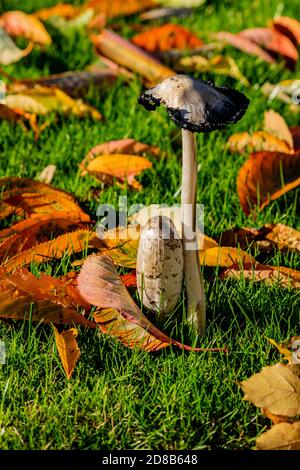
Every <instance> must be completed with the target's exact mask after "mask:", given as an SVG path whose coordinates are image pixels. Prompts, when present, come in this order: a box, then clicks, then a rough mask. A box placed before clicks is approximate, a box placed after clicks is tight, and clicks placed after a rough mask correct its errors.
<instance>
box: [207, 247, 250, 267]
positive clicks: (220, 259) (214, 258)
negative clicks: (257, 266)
mask: <svg viewBox="0 0 300 470" xmlns="http://www.w3.org/2000/svg"><path fill="white" fill-rule="evenodd" d="M199 258H200V263H201V264H202V265H204V266H212V267H216V266H221V267H228V266H233V265H236V264H245V263H248V264H249V263H251V262H252V260H253V258H252V257H251V256H250V255H248V253H246V252H245V251H243V250H241V249H238V248H232V247H228V246H217V247H213V248H208V249H207V250H205V251H200V252H199Z"/></svg>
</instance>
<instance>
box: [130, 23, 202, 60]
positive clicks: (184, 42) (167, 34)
mask: <svg viewBox="0 0 300 470" xmlns="http://www.w3.org/2000/svg"><path fill="white" fill-rule="evenodd" d="M132 42H133V44H135V45H136V46H139V47H141V48H142V49H144V50H146V51H147V52H151V53H153V52H159V51H168V50H170V49H195V48H197V47H200V46H202V45H203V41H201V39H199V38H198V37H197V36H196V35H195V34H193V33H191V32H190V31H188V30H187V29H185V28H183V27H182V26H180V25H176V24H173V23H168V24H164V25H162V26H158V27H156V28H151V29H149V30H147V31H145V32H144V33H141V34H137V35H136V36H134V37H133V38H132Z"/></svg>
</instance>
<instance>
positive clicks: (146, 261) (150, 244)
mask: <svg viewBox="0 0 300 470" xmlns="http://www.w3.org/2000/svg"><path fill="white" fill-rule="evenodd" d="M136 275H137V288H138V293H139V296H140V299H141V301H142V303H143V305H144V306H145V307H146V308H148V309H149V310H150V311H152V312H153V313H155V314H156V316H157V317H158V320H163V319H164V317H165V316H166V314H168V313H169V312H170V311H171V310H173V309H174V308H175V306H176V304H177V302H178V299H179V297H180V293H181V290H182V279H183V249H182V242H181V239H180V237H179V235H178V233H177V231H176V228H175V226H174V224H173V222H172V220H171V219H169V218H168V217H165V216H154V217H152V218H150V219H149V220H148V222H147V223H146V224H145V225H144V227H143V228H142V231H141V235H140V241H139V247H138V254H137V264H136Z"/></svg>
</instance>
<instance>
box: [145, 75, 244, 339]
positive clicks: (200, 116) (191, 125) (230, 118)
mask: <svg viewBox="0 0 300 470" xmlns="http://www.w3.org/2000/svg"><path fill="white" fill-rule="evenodd" d="M138 101H139V103H140V104H142V105H143V106H144V107H145V108H146V109H147V110H150V111H152V110H154V109H155V108H156V107H157V106H159V105H161V104H162V105H163V106H164V107H165V108H166V109H167V112H168V114H169V116H170V117H171V119H172V120H173V121H174V122H175V123H176V125H177V126H178V127H180V128H182V190H181V210H182V216H181V219H182V239H183V251H184V278H185V288H186V293H187V302H188V306H187V317H188V320H189V321H190V323H191V324H192V325H193V326H194V328H195V329H196V330H197V331H198V332H199V333H200V334H202V333H203V332H204V329H205V322H206V315H205V296H204V287H203V279H202V275H201V271H200V263H199V257H198V246H197V237H196V192H197V191H196V190H197V158H196V141H195V134H194V133H195V132H211V131H214V130H217V129H222V128H223V127H225V126H226V125H227V124H232V123H235V122H237V121H238V120H239V119H241V117H242V116H243V115H244V113H245V111H246V109H247V107H248V105H249V100H248V98H246V96H245V95H243V94H242V93H240V92H238V91H236V90H232V89H230V88H226V87H218V86H215V85H213V84H210V83H207V82H205V81H203V80H201V79H199V80H195V79H194V78H192V77H189V76H187V75H175V76H173V77H170V78H167V79H166V80H164V81H162V82H161V83H159V84H158V85H156V86H155V87H153V88H150V89H149V90H147V91H145V92H143V93H141V95H140V96H139V100H138Z"/></svg>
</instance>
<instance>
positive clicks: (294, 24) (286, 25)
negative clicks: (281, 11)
mask: <svg viewBox="0 0 300 470" xmlns="http://www.w3.org/2000/svg"><path fill="white" fill-rule="evenodd" d="M272 25H273V28H274V29H276V31H279V32H280V33H282V34H284V35H285V36H287V37H288V38H289V39H290V40H291V41H292V43H293V44H294V45H295V46H300V22H299V21H298V20H296V19H295V18H290V17H289V16H277V17H276V18H275V19H274V20H273V22H272Z"/></svg>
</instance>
